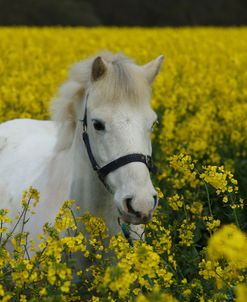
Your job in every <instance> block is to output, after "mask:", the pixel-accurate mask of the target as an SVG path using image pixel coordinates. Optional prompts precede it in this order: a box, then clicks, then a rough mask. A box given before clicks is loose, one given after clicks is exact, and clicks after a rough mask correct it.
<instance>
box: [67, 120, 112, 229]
mask: <svg viewBox="0 0 247 302" xmlns="http://www.w3.org/2000/svg"><path fill="white" fill-rule="evenodd" d="M81 133H82V125H81V124H79V123H78V124H77V127H76V130H75V134H74V139H73V143H72V146H71V148H70V151H69V152H70V156H71V158H72V167H71V173H72V174H71V187H70V198H71V199H74V200H76V201H77V203H78V204H79V206H80V207H81V209H82V211H89V212H90V213H91V214H93V215H97V216H101V217H103V218H104V219H105V220H106V221H107V222H108V226H109V227H110V228H111V226H113V225H114V228H115V227H116V223H117V210H116V206H115V205H114V201H113V196H112V194H110V193H109V192H108V191H107V190H106V188H105V187H104V185H103V184H102V182H101V181H100V180H99V178H98V176H97V174H96V173H95V171H94V170H93V169H92V166H91V163H90V161H89V158H88V154H87V151H86V148H85V146H84V143H83V140H82V137H81ZM109 213H110V215H109Z"/></svg>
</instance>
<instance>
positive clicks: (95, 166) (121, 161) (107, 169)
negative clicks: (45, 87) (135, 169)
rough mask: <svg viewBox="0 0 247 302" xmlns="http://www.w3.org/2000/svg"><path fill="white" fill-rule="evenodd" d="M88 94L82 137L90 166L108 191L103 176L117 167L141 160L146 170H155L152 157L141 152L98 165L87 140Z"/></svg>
mask: <svg viewBox="0 0 247 302" xmlns="http://www.w3.org/2000/svg"><path fill="white" fill-rule="evenodd" d="M88 95H89V94H87V96H86V102H85V111H84V118H83V120H82V126H83V132H82V138H83V141H84V144H85V147H86V150H87V154H88V157H89V160H90V162H91V165H92V168H93V170H94V171H96V172H97V174H98V177H99V179H100V180H101V181H102V183H103V184H104V186H105V187H106V189H107V190H108V191H110V192H111V189H110V188H109V186H108V184H107V183H106V182H105V178H106V176H107V175H108V174H109V173H111V172H113V171H115V170H117V169H118V168H120V167H122V166H125V165H127V164H129V163H132V162H141V163H144V164H145V165H146V166H147V168H148V170H149V171H150V172H154V171H155V167H154V164H153V160H152V157H151V156H150V155H144V154H141V153H132V154H128V155H124V156H121V157H119V158H117V159H115V160H113V161H111V162H110V163H109V164H106V165H105V166H103V167H100V166H99V165H98V163H97V161H96V159H95V158H94V156H93V152H92V149H91V146H90V141H89V136H88V133H87V100H88Z"/></svg>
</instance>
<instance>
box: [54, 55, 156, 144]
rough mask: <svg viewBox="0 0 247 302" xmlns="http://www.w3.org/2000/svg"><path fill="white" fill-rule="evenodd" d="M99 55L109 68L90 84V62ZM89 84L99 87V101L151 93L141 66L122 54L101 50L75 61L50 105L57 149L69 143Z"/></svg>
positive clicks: (134, 98) (131, 98) (138, 97)
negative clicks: (56, 135)
mask: <svg viewBox="0 0 247 302" xmlns="http://www.w3.org/2000/svg"><path fill="white" fill-rule="evenodd" d="M98 56H100V57H101V58H102V59H103V60H105V61H106V62H107V63H108V69H107V72H106V75H105V76H104V77H103V78H102V79H101V80H99V81H97V82H94V83H92V81H91V77H92V74H91V73H92V64H93V61H94V60H95V58H96V57H98ZM90 84H91V85H93V86H94V89H100V95H101V96H102V99H101V100H100V101H101V102H103V101H107V102H114V101H117V100H119V99H120V98H121V99H125V100H126V101H130V102H135V103H136V102H138V101H140V100H143V99H147V97H145V96H147V95H149V94H150V86H149V85H148V82H147V79H146V78H145V76H144V75H143V73H142V72H141V69H140V67H139V66H137V65H135V64H134V63H133V62H132V61H131V60H130V59H129V58H127V57H126V56H124V55H123V54H112V53H110V52H101V53H99V54H97V55H95V56H93V57H91V58H89V59H86V60H84V61H80V62H78V63H76V64H74V65H73V66H72V68H71V70H70V73H69V79H68V80H67V82H65V83H64V84H63V85H62V86H61V88H60V90H59V93H58V96H57V97H56V98H55V99H54V100H53V102H52V106H51V112H52V118H53V120H54V121H56V122H57V123H58V126H59V133H58V137H59V139H58V143H57V146H56V148H57V150H62V149H66V148H69V147H70V146H71V144H72V140H73V134H74V131H75V128H76V122H77V120H78V119H80V116H78V114H79V113H80V112H81V104H82V100H83V98H84V94H85V91H86V89H87V88H88V87H89V85H90Z"/></svg>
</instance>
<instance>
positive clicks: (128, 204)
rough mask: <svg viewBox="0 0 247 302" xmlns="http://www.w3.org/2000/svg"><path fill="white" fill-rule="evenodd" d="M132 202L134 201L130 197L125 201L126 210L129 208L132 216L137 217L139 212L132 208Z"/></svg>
mask: <svg viewBox="0 0 247 302" xmlns="http://www.w3.org/2000/svg"><path fill="white" fill-rule="evenodd" d="M132 200H133V198H132V197H128V198H126V199H125V200H124V201H125V205H126V208H127V210H128V212H129V213H131V214H134V215H136V214H137V212H136V211H135V210H134V209H133V208H132V205H131V202H132Z"/></svg>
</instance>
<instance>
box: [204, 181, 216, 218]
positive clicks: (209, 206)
mask: <svg viewBox="0 0 247 302" xmlns="http://www.w3.org/2000/svg"><path fill="white" fill-rule="evenodd" d="M203 183H204V186H205V189H206V192H207V202H208V208H209V213H210V215H211V217H212V218H214V216H213V212H212V208H211V202H210V196H209V192H208V187H207V184H206V183H205V181H203Z"/></svg>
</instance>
